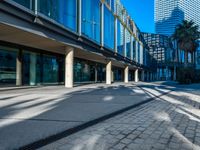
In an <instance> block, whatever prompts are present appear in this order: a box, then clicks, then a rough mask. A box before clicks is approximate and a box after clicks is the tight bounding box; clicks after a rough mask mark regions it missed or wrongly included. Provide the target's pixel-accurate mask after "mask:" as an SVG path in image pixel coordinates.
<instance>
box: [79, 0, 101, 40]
mask: <svg viewBox="0 0 200 150" xmlns="http://www.w3.org/2000/svg"><path fill="white" fill-rule="evenodd" d="M82 33H83V34H84V35H85V36H87V37H88V38H90V39H92V40H94V41H96V42H98V43H100V1H99V0H82Z"/></svg>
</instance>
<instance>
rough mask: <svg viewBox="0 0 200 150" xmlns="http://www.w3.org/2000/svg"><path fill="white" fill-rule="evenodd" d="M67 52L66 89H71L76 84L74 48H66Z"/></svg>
mask: <svg viewBox="0 0 200 150" xmlns="http://www.w3.org/2000/svg"><path fill="white" fill-rule="evenodd" d="M65 52H66V53H65V87H68V88H71V87H73V82H74V81H73V75H74V66H73V65H74V48H73V47H66V49H65Z"/></svg>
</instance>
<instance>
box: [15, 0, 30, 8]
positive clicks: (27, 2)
mask: <svg viewBox="0 0 200 150" xmlns="http://www.w3.org/2000/svg"><path fill="white" fill-rule="evenodd" d="M13 1H15V2H16V3H18V4H20V5H23V6H24V7H27V8H30V9H32V8H31V7H32V3H31V1H30V0H13Z"/></svg>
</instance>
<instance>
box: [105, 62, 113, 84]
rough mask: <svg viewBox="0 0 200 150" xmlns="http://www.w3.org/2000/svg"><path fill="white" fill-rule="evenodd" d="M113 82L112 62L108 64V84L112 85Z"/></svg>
mask: <svg viewBox="0 0 200 150" xmlns="http://www.w3.org/2000/svg"><path fill="white" fill-rule="evenodd" d="M111 81H112V62H111V61H109V62H108V63H107V64H106V84H111Z"/></svg>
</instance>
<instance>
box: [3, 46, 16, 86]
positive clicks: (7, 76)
mask: <svg viewBox="0 0 200 150" xmlns="http://www.w3.org/2000/svg"><path fill="white" fill-rule="evenodd" d="M16 57H17V52H16V51H11V50H8V49H6V48H3V47H0V85H2V84H16Z"/></svg>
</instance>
